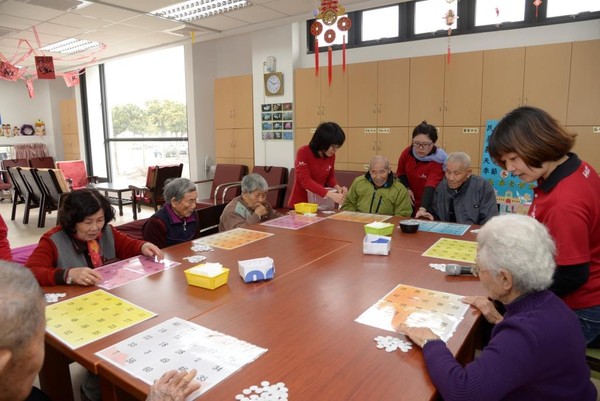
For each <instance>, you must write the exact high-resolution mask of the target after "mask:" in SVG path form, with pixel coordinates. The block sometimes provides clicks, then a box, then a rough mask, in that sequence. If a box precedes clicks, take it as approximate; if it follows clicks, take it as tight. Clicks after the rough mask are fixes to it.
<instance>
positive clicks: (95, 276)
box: [69, 267, 102, 287]
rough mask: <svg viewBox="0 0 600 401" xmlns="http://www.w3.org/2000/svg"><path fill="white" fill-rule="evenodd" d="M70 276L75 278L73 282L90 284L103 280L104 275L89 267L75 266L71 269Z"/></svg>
mask: <svg viewBox="0 0 600 401" xmlns="http://www.w3.org/2000/svg"><path fill="white" fill-rule="evenodd" d="M69 277H71V279H72V280H73V284H77V285H83V286H86V287H87V286H90V285H96V283H101V282H102V276H101V275H100V273H98V272H97V271H95V270H93V269H90V268H89V267H74V268H72V269H69Z"/></svg>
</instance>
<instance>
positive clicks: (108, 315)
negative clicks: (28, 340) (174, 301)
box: [46, 290, 156, 349]
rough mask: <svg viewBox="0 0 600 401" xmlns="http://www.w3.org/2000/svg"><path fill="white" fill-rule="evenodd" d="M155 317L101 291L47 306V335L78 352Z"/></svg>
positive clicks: (153, 314) (154, 314)
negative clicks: (78, 349) (97, 341)
mask: <svg viewBox="0 0 600 401" xmlns="http://www.w3.org/2000/svg"><path fill="white" fill-rule="evenodd" d="M154 316H156V313H154V312H150V311H148V310H146V309H143V308H140V307H139V306H137V305H134V304H132V303H130V302H128V301H125V300H124V299H122V298H119V297H117V296H114V295H112V294H109V293H108V292H106V291H104V290H96V291H92V292H90V293H87V294H84V295H80V296H78V297H75V298H71V299H67V300H66V301H62V302H58V303H55V304H53V305H48V306H46V331H47V332H48V333H49V334H51V335H53V336H54V337H56V338H57V339H58V340H59V341H61V342H63V343H64V344H66V345H67V346H69V347H70V348H73V349H74V348H78V347H81V346H84V345H86V344H89V343H91V342H93V341H96V340H99V339H101V338H103V337H106V336H108V335H111V334H113V333H116V332H118V331H121V330H123V329H126V328H128V327H131V326H134V325H136V324H138V323H140V322H143V321H144V320H148V319H150V318H151V317H154Z"/></svg>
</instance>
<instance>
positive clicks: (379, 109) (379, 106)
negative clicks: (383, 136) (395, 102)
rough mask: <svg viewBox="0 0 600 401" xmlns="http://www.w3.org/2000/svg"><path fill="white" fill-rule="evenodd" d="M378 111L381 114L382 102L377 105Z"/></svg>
mask: <svg viewBox="0 0 600 401" xmlns="http://www.w3.org/2000/svg"><path fill="white" fill-rule="evenodd" d="M377 113H379V114H381V103H379V104H378V105H377Z"/></svg>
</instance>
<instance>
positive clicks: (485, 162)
mask: <svg viewBox="0 0 600 401" xmlns="http://www.w3.org/2000/svg"><path fill="white" fill-rule="evenodd" d="M496 125H498V121H497V120H488V121H487V122H486V125H485V138H484V143H483V155H482V156H481V176H482V177H483V178H485V179H486V180H488V181H489V182H490V184H492V186H493V187H494V190H495V191H496V200H497V202H498V203H500V204H506V205H512V204H523V203H531V201H532V200H533V187H534V186H535V184H534V183H529V184H528V183H526V182H523V181H521V180H520V179H519V178H518V177H514V176H512V174H511V173H509V172H508V171H506V170H504V169H502V167H500V166H498V165H497V164H495V163H494V161H493V160H492V158H491V157H490V152H489V144H490V136H491V135H492V132H493V131H494V128H496Z"/></svg>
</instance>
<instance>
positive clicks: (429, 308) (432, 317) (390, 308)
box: [356, 284, 469, 341]
mask: <svg viewBox="0 0 600 401" xmlns="http://www.w3.org/2000/svg"><path fill="white" fill-rule="evenodd" d="M461 299H462V296H461V295H456V294H450V293H446V292H439V291H434V290H428V289H424V288H418V287H412V286H409V285H404V284H399V285H398V286H397V287H396V288H394V289H393V290H392V291H390V292H389V293H388V294H387V295H386V296H385V297H383V298H382V299H380V300H379V301H378V302H377V303H376V304H375V305H373V306H371V307H370V308H369V309H367V310H366V311H365V312H364V313H363V314H362V315H360V316H359V317H358V318H357V319H356V322H358V323H362V324H366V325H368V326H373V327H377V328H380V329H383V330H388V331H395V330H394V328H395V327H396V326H398V325H399V324H406V325H407V326H412V327H429V328H430V329H431V331H433V332H434V333H435V334H437V335H438V336H440V338H441V339H442V340H444V341H448V339H449V338H450V337H452V334H453V333H454V331H455V330H456V328H457V327H458V324H459V323H460V322H461V321H462V320H463V317H464V315H465V313H466V311H467V310H468V309H469V305H467V304H465V303H463V302H461Z"/></svg>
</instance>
